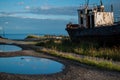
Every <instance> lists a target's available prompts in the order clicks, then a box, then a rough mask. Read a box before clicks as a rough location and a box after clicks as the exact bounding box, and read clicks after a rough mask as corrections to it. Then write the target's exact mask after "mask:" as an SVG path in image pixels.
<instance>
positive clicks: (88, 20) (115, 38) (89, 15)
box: [66, 0, 120, 44]
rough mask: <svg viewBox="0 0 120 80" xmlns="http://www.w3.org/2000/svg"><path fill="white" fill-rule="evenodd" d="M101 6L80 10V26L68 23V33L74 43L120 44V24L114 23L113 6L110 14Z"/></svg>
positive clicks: (86, 6)
mask: <svg viewBox="0 0 120 80" xmlns="http://www.w3.org/2000/svg"><path fill="white" fill-rule="evenodd" d="M104 8H105V7H104V5H103V3H102V1H101V0H100V5H97V6H94V7H92V8H91V7H89V5H88V4H87V5H85V7H83V8H80V9H78V24H72V23H68V24H67V25H66V31H67V32H68V34H69V36H70V39H71V40H72V41H73V42H80V41H82V40H84V41H88V40H89V41H99V42H109V43H116V44H117V43H120V22H114V12H113V6H112V5H111V10H110V11H109V12H107V11H105V9H104Z"/></svg>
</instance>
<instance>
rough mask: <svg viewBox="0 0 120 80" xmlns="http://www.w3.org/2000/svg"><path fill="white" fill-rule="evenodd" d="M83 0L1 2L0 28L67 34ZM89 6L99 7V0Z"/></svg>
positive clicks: (19, 31)
mask: <svg viewBox="0 0 120 80" xmlns="http://www.w3.org/2000/svg"><path fill="white" fill-rule="evenodd" d="M85 1H86V0H0V29H1V28H2V27H5V30H6V33H25V32H26V33H35V32H37V33H38V32H39V33H50V34H53V33H56V34H62V33H64V34H66V31H65V25H66V24H67V23H68V22H73V23H77V20H78V19H77V9H78V8H79V6H80V5H81V4H85ZM118 2H120V0H103V3H104V4H111V3H114V4H115V5H119V3H118ZM90 4H99V0H90ZM119 9H120V8H119ZM21 20H22V21H21ZM21 22H22V23H21ZM32 23H33V24H32Z"/></svg>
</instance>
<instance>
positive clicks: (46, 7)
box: [40, 5, 51, 10]
mask: <svg viewBox="0 0 120 80" xmlns="http://www.w3.org/2000/svg"><path fill="white" fill-rule="evenodd" d="M40 8H41V9H42V10H48V9H50V8H51V7H50V6H47V5H45V6H41V7H40Z"/></svg>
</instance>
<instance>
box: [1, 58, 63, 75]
mask: <svg viewBox="0 0 120 80" xmlns="http://www.w3.org/2000/svg"><path fill="white" fill-rule="evenodd" d="M63 68H64V65H63V64H61V63H59V62H56V61H53V60H50V59H45V58H37V57H29V56H21V57H9V58H0V72H6V73H16V74H52V73H57V72H60V71H62V70H63Z"/></svg>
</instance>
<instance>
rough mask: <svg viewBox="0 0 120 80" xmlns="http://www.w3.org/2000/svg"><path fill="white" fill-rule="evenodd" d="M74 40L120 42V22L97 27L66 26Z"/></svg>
mask: <svg viewBox="0 0 120 80" xmlns="http://www.w3.org/2000/svg"><path fill="white" fill-rule="evenodd" d="M66 30H67V32H68V34H69V36H70V39H71V40H72V41H73V42H81V41H97V42H102V43H111V44H120V24H118V25H113V26H104V27H96V28H91V29H85V28H84V29H82V28H79V27H78V28H66Z"/></svg>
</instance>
